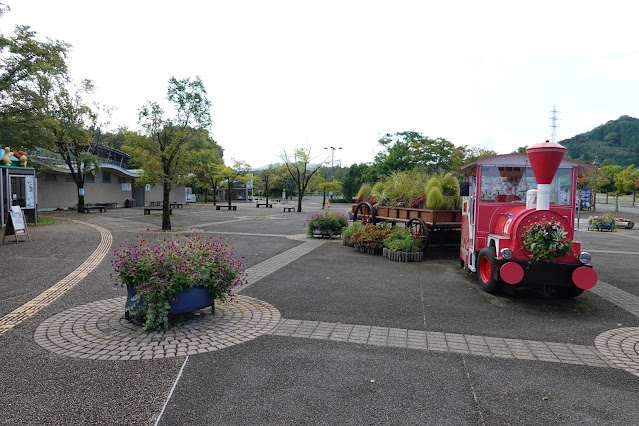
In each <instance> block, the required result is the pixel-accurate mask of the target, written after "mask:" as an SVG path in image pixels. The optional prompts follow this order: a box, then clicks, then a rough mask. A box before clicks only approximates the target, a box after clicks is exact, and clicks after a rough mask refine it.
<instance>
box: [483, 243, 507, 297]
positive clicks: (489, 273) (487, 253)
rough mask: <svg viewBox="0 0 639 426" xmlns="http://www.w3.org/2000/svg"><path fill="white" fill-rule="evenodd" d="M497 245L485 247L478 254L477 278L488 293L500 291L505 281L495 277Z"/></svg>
mask: <svg viewBox="0 0 639 426" xmlns="http://www.w3.org/2000/svg"><path fill="white" fill-rule="evenodd" d="M495 257H496V255H495V247H484V248H483V249H481V251H480V252H479V256H477V279H478V280H479V284H480V285H481V287H482V288H483V289H484V291H487V292H488V293H498V292H500V291H501V289H502V288H503V287H504V283H503V282H502V281H499V280H497V279H495Z"/></svg>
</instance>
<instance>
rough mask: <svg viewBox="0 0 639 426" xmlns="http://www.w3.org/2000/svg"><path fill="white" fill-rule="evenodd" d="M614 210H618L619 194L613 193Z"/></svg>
mask: <svg viewBox="0 0 639 426" xmlns="http://www.w3.org/2000/svg"><path fill="white" fill-rule="evenodd" d="M615 212H619V194H616V195H615Z"/></svg>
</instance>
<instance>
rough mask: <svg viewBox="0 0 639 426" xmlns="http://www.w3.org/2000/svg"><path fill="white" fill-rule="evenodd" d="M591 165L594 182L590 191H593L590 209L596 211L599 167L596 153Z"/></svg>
mask: <svg viewBox="0 0 639 426" xmlns="http://www.w3.org/2000/svg"><path fill="white" fill-rule="evenodd" d="M592 165H593V166H595V184H594V189H593V191H592V192H594V198H593V199H592V210H593V211H597V170H598V169H599V160H598V159H597V156H596V155H595V159H594V161H593V162H592Z"/></svg>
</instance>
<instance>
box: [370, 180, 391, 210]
mask: <svg viewBox="0 0 639 426" xmlns="http://www.w3.org/2000/svg"><path fill="white" fill-rule="evenodd" d="M371 196H372V197H373V198H375V204H380V205H386V202H387V201H388V195H387V193H386V184H385V183H384V182H377V183H376V184H375V186H373V189H372V190H371Z"/></svg>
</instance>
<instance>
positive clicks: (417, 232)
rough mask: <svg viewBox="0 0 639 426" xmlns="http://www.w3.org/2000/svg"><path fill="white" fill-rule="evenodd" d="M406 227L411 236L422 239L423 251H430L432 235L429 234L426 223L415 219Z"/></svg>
mask: <svg viewBox="0 0 639 426" xmlns="http://www.w3.org/2000/svg"><path fill="white" fill-rule="evenodd" d="M406 226H407V227H408V229H409V230H410V233H411V235H413V236H417V237H419V238H421V241H422V250H421V251H422V252H424V253H426V251H427V250H428V246H429V245H430V235H429V232H428V227H427V226H426V224H425V223H424V221H423V220H421V219H420V218H418V217H414V218H412V219H410V220H409V221H408V224H407V225H406Z"/></svg>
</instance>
